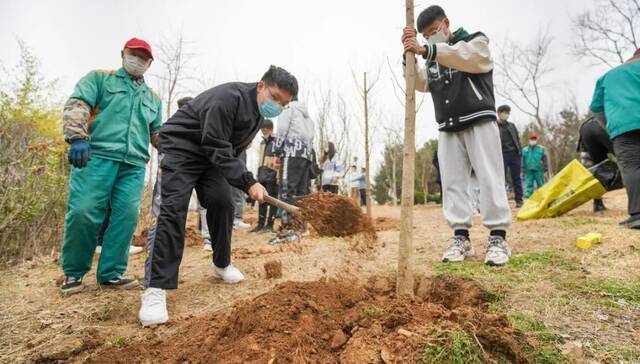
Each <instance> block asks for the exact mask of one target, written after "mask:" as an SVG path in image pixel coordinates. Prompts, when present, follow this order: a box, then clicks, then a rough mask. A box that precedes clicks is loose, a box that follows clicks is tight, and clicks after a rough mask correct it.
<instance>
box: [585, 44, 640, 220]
mask: <svg viewBox="0 0 640 364" xmlns="http://www.w3.org/2000/svg"><path fill="white" fill-rule="evenodd" d="M590 108H591V111H592V112H594V113H604V115H605V120H606V126H607V131H608V132H609V136H610V137H611V140H612V141H613V150H614V151H615V154H616V159H617V161H618V165H619V166H620V169H621V171H622V180H623V181H624V186H625V188H626V190H627V198H628V205H627V211H628V213H629V218H628V219H626V220H624V221H622V222H621V225H622V226H625V227H627V228H630V229H640V48H639V49H637V50H636V51H635V53H634V54H633V57H631V58H630V59H629V60H628V61H626V62H625V63H624V64H622V65H620V66H618V67H616V68H613V69H611V70H609V71H608V72H607V73H605V74H604V76H602V77H600V79H598V82H597V83H596V87H595V90H594V92H593V98H592V100H591V106H590Z"/></svg>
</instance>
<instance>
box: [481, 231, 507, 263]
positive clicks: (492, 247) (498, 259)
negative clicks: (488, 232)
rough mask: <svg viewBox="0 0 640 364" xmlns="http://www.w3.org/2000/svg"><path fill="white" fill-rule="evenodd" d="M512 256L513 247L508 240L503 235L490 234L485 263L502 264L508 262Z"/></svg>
mask: <svg viewBox="0 0 640 364" xmlns="http://www.w3.org/2000/svg"><path fill="white" fill-rule="evenodd" d="M510 257H511V249H510V248H509V244H507V241H506V240H504V238H502V237H501V236H490V237H489V245H488V246H487V255H486V257H485V258H484V263H485V264H486V265H493V266H501V265H505V264H507V263H508V262H509V258H510Z"/></svg>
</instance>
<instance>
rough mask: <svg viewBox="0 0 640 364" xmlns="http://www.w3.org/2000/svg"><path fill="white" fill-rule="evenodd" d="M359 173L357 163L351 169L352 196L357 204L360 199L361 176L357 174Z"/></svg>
mask: <svg viewBox="0 0 640 364" xmlns="http://www.w3.org/2000/svg"><path fill="white" fill-rule="evenodd" d="M357 173H358V167H356V166H355V165H353V166H351V169H350V170H349V187H350V197H351V198H352V199H353V202H355V203H356V204H358V201H360V182H359V178H360V177H359V176H357Z"/></svg>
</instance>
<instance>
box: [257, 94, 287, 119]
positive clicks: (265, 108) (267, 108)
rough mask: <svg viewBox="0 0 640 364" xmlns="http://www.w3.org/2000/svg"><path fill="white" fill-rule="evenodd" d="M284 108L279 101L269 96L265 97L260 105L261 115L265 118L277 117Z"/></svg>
mask: <svg viewBox="0 0 640 364" xmlns="http://www.w3.org/2000/svg"><path fill="white" fill-rule="evenodd" d="M265 90H266V88H265ZM282 109H283V108H282V106H280V105H279V104H278V103H277V102H275V101H273V100H271V99H270V98H268V97H267V96H265V97H264V102H263V103H262V104H260V105H258V111H260V115H262V116H263V117H265V118H275V117H276V116H278V115H280V113H281V112H282Z"/></svg>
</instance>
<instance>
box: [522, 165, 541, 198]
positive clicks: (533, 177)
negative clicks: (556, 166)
mask: <svg viewBox="0 0 640 364" xmlns="http://www.w3.org/2000/svg"><path fill="white" fill-rule="evenodd" d="M524 180H525V183H526V186H527V191H526V193H525V197H526V198H529V197H531V195H532V194H533V191H535V190H537V189H538V188H540V187H542V185H543V184H544V172H543V171H542V170H541V169H532V170H527V171H525V173H524ZM534 183H535V184H536V187H535V188H533V184H534Z"/></svg>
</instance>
